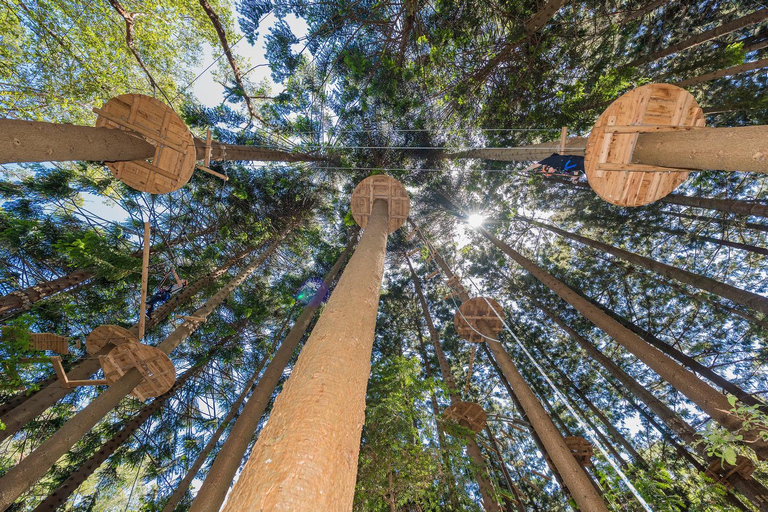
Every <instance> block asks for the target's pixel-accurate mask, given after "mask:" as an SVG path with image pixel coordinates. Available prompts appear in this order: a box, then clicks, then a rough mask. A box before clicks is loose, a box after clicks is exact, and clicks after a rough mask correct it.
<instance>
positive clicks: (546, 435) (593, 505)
mask: <svg viewBox="0 0 768 512" xmlns="http://www.w3.org/2000/svg"><path fill="white" fill-rule="evenodd" d="M420 236H421V234H420ZM422 240H423V241H424V242H425V243H426V244H427V246H430V244H429V242H428V241H427V240H425V239H424V237H423V236H422ZM430 253H431V254H432V255H433V256H434V258H435V261H436V262H437V264H438V265H439V266H440V268H441V269H442V270H443V272H444V273H445V275H446V276H447V277H449V278H450V277H453V275H454V274H453V272H452V271H451V269H450V267H448V264H447V263H446V262H445V260H444V259H443V258H442V256H440V254H439V253H438V252H437V251H435V250H430ZM461 299H462V301H466V300H468V299H469V294H468V293H466V292H463V293H462V294H461ZM478 327H479V328H480V331H481V332H483V334H484V335H486V336H488V338H489V339H488V340H487V341H486V342H485V343H484V345H487V348H488V349H489V350H490V352H491V353H492V354H493V359H495V361H496V363H497V364H498V366H499V368H500V369H501V372H502V373H503V374H504V377H506V379H507V381H508V382H509V384H510V385H511V386H512V389H514V391H515V395H516V397H517V399H518V400H519V402H520V405H521V407H522V410H523V411H525V415H526V416H527V417H528V421H529V422H530V424H531V426H532V427H533V429H534V430H535V431H536V433H537V434H538V435H539V437H540V439H541V442H542V443H543V444H544V446H545V448H546V452H547V454H548V455H549V457H550V460H552V463H553V464H554V465H555V466H556V467H557V470H558V472H559V473H560V475H561V476H562V478H563V481H564V482H565V485H566V486H567V488H568V492H569V493H570V495H571V496H572V497H573V499H574V500H575V501H576V503H577V504H578V505H579V507H581V508H583V509H584V510H590V511H595V512H598V511H607V510H608V509H607V508H606V506H605V502H603V500H602V498H601V497H600V494H599V493H598V492H596V491H595V488H594V487H593V486H592V484H591V483H590V479H589V478H588V476H587V474H586V473H585V472H584V471H583V469H582V467H581V466H580V465H579V463H578V462H577V461H576V459H575V458H574V457H573V455H572V454H571V451H570V449H569V448H568V446H567V445H566V444H565V439H563V436H562V435H560V432H559V431H558V430H557V428H556V427H555V425H554V424H553V423H552V419H551V418H550V417H549V415H548V414H547V412H546V411H545V410H544V407H542V405H541V402H540V401H539V400H538V398H536V395H534V394H533V391H531V388H530V387H529V386H528V383H527V382H526V381H525V379H523V377H522V375H520V372H519V371H518V370H517V367H516V366H515V363H514V362H513V361H512V358H511V357H510V356H509V354H508V353H507V351H506V350H504V347H502V345H501V343H499V342H498V341H494V340H493V339H492V338H493V336H489V334H491V333H490V331H489V330H488V328H487V325H486V323H485V322H484V321H480V322H478Z"/></svg>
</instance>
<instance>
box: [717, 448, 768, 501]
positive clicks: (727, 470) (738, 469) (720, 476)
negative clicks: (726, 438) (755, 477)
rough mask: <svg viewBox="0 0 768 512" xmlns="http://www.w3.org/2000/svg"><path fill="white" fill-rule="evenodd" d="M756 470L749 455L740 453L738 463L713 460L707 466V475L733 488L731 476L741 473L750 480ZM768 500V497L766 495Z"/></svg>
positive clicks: (727, 487) (718, 482)
mask: <svg viewBox="0 0 768 512" xmlns="http://www.w3.org/2000/svg"><path fill="white" fill-rule="evenodd" d="M754 471H755V465H754V464H753V463H752V461H751V460H749V459H748V458H747V457H744V456H743V455H739V456H738V457H736V464H735V465H733V464H728V463H727V462H722V463H721V462H720V459H717V460H713V461H712V463H711V464H710V465H709V466H708V467H707V470H706V472H705V473H704V474H705V475H706V476H708V477H709V478H711V479H712V480H713V481H714V482H715V483H716V484H720V485H723V486H725V488H726V489H733V483H732V482H731V477H732V476H733V475H735V474H738V475H740V476H741V477H742V478H744V479H746V480H749V479H750V478H752V473H753V472H754ZM766 499H767V500H768V497H766Z"/></svg>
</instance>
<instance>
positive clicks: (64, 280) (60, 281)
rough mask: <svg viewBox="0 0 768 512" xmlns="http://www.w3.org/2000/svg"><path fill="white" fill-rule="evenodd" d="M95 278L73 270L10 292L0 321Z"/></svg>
mask: <svg viewBox="0 0 768 512" xmlns="http://www.w3.org/2000/svg"><path fill="white" fill-rule="evenodd" d="M216 230H218V227H217V226H212V227H210V228H206V229H203V230H201V231H198V232H195V233H190V234H189V235H185V236H183V237H179V238H177V239H176V240H173V241H171V242H169V243H168V244H159V245H156V246H155V247H153V248H152V249H151V250H152V251H157V250H160V249H168V248H171V247H174V246H176V245H179V244H181V243H184V242H186V241H187V239H188V238H190V237H193V238H194V237H197V236H202V235H207V234H210V233H213V232H214V231H216ZM141 256H142V251H136V252H134V253H133V257H135V258H141ZM94 277H96V273H95V272H94V271H93V270H91V269H83V270H75V271H72V272H70V273H69V274H66V275H64V276H62V277H59V278H56V279H52V280H50V281H41V282H39V283H36V284H35V285H34V286H30V287H29V288H24V289H23V290H18V291H15V292H11V293H9V294H7V295H3V296H1V297H0V320H7V319H8V318H10V317H12V316H14V315H17V314H19V313H21V312H23V311H27V310H28V309H30V308H31V307H32V305H33V304H35V303H36V302H38V301H41V300H43V299H45V298H48V297H50V296H51V295H54V294H56V293H59V292H62V291H64V290H69V289H72V288H74V287H76V286H78V285H82V284H85V283H86V282H87V281H88V280H89V279H93V278H94Z"/></svg>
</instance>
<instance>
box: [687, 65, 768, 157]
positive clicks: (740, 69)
mask: <svg viewBox="0 0 768 512" xmlns="http://www.w3.org/2000/svg"><path fill="white" fill-rule="evenodd" d="M765 67H768V59H760V60H756V61H752V62H746V63H744V64H739V65H738V66H732V67H730V68H725V69H719V70H717V71H713V72H712V73H706V74H703V75H699V76H695V77H693V78H688V79H686V80H681V81H679V82H676V83H675V85H676V86H678V87H688V86H691V85H696V84H701V83H704V82H709V81H710V80H716V79H718V78H723V77H725V76H732V75H738V74H741V73H746V72H747V71H752V70H754V69H762V68H765ZM763 172H765V171H763Z"/></svg>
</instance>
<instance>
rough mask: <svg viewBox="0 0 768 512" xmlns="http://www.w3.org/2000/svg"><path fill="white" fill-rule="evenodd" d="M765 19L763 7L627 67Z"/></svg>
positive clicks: (667, 54) (635, 61)
mask: <svg viewBox="0 0 768 512" xmlns="http://www.w3.org/2000/svg"><path fill="white" fill-rule="evenodd" d="M765 19H768V9H766V8H764V7H763V8H760V9H758V10H757V11H755V12H753V13H752V14H748V15H747V16H742V17H741V18H738V19H735V20H733V21H729V22H728V23H723V24H722V25H720V26H719V27H715V28H713V29H710V30H705V31H704V32H702V33H700V34H698V35H695V36H693V37H689V38H688V39H686V40H684V41H680V42H679V43H677V44H673V45H671V46H668V47H666V48H663V49H661V50H659V51H656V52H653V53H651V54H649V55H646V56H644V57H640V58H639V59H635V60H633V61H632V62H630V63H629V64H627V65H626V66H625V67H637V66H642V65H643V64H648V63H649V62H653V61H656V60H659V59H663V58H664V57H669V56H670V55H673V54H675V53H678V52H681V51H683V50H687V49H688V48H693V47H695V46H698V45H700V44H702V43H706V42H708V41H711V40H713V39H716V38H718V37H721V36H724V35H726V34H730V33H731V32H735V31H736V30H739V29H742V28H744V27H748V26H750V25H754V24H755V23H760V22H761V21H763V20H765Z"/></svg>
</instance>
